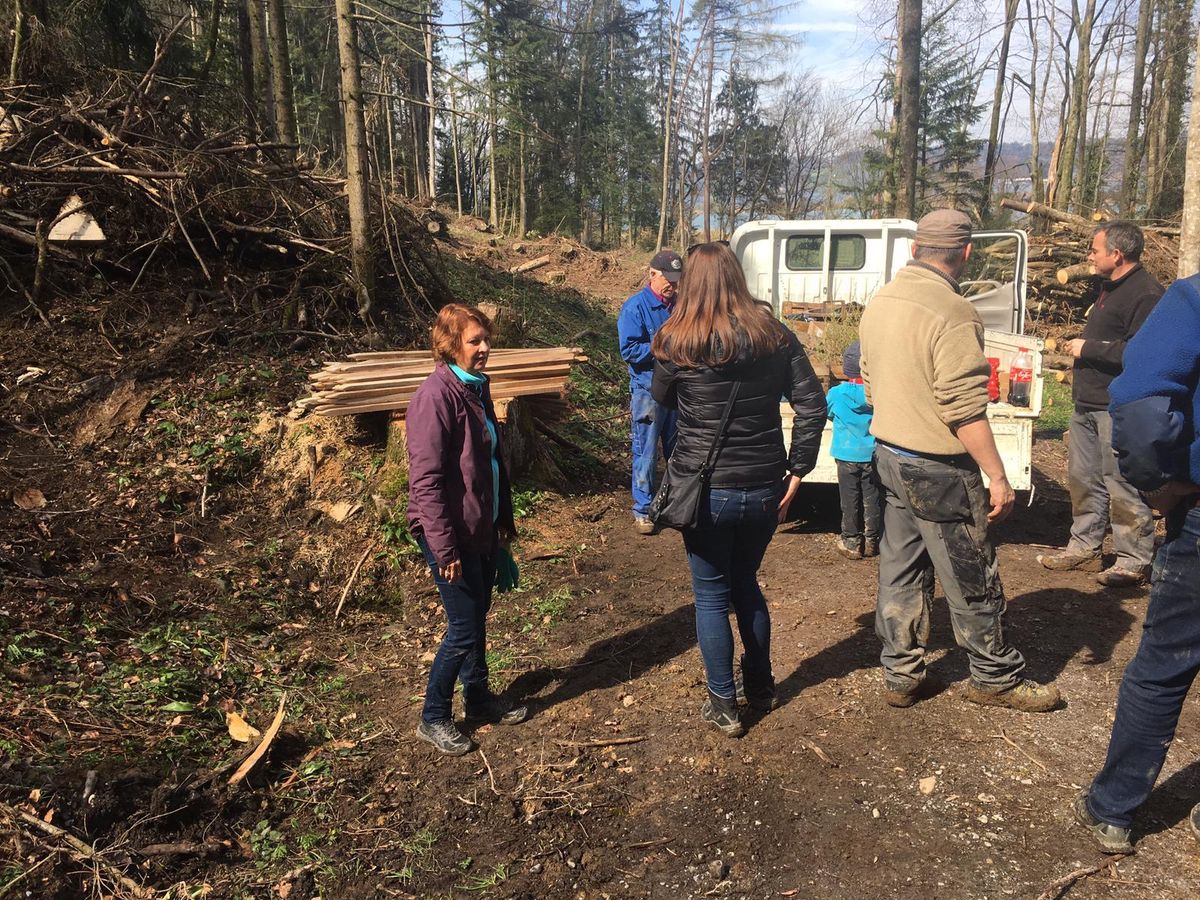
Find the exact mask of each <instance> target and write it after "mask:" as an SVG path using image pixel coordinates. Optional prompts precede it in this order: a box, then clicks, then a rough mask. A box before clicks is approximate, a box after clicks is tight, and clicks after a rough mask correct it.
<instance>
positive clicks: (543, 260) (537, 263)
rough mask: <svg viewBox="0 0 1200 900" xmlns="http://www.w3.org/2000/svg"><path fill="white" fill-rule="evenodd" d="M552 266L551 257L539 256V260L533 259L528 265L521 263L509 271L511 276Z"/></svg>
mask: <svg viewBox="0 0 1200 900" xmlns="http://www.w3.org/2000/svg"><path fill="white" fill-rule="evenodd" d="M548 265H550V256H549V254H547V255H546V256H539V257H538V258H537V259H531V260H530V261H529V262H527V263H521V264H520V265H519V266H513V267H512V268H511V269H509V270H508V272H509V274H510V275H516V274H518V273H520V272H530V271H532V270H533V269H540V268H541V267H542V266H548Z"/></svg>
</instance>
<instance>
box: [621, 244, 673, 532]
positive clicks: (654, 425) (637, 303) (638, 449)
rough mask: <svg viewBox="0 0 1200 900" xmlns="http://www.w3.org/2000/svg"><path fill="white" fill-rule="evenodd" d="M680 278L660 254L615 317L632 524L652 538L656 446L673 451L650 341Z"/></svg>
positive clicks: (667, 254)
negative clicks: (653, 391) (625, 402)
mask: <svg viewBox="0 0 1200 900" xmlns="http://www.w3.org/2000/svg"><path fill="white" fill-rule="evenodd" d="M682 275H683V260H682V259H681V258H680V257H679V254H678V253H676V252H674V251H673V250H660V251H659V252H658V253H656V254H655V255H654V258H653V259H652V260H650V278H649V280H648V281H647V282H646V285H645V286H644V287H643V288H642V289H641V290H640V291H638V292H637V293H636V294H634V295H633V296H632V297H630V298H629V299H628V300H626V301H625V304H624V305H623V306H622V307H621V312H620V315H618V316H617V338H618V340H619V342H620V350H621V358H622V359H624V360H625V362H626V363H627V364H628V366H629V420H630V431H631V432H632V444H633V448H632V449H633V526H634V528H635V529H636V530H637V532H638V533H639V534H654V531H655V528H654V523H653V522H651V521H650V516H649V513H650V501H651V500H653V499H654V492H655V491H656V490H657V488H658V448H659V445H660V444H661V445H662V453H663V457H664V458H667V459H669V458H670V456H671V450H672V449H674V447H675V423H676V419H677V418H678V415H677V413H676V412H675V410H673V409H667V408H666V407H665V406H662V405H660V404H658V403H655V402H654V398H653V397H652V396H650V381H651V376H652V375H653V374H654V355H653V354H652V353H651V352H650V342H651V341H653V340H654V335H655V334H657V333H658V329H659V328H661V327H662V324H663V322H665V321H667V316H669V315H670V314H671V310H672V308H674V305H675V286H676V285H677V284H678V283H679V279H680V277H681V276H682Z"/></svg>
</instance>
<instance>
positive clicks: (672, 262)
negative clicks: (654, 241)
mask: <svg viewBox="0 0 1200 900" xmlns="http://www.w3.org/2000/svg"><path fill="white" fill-rule="evenodd" d="M650 268H652V269H657V270H658V271H660V272H662V274H663V278H665V279H667V281H669V282H671V284H674V283H675V282H677V281H678V280H679V279H680V277H681V276H682V275H683V260H682V259H680V258H679V254H678V253H676V252H675V251H674V250H659V251H658V252H657V253H655V254H654V259H652V260H650Z"/></svg>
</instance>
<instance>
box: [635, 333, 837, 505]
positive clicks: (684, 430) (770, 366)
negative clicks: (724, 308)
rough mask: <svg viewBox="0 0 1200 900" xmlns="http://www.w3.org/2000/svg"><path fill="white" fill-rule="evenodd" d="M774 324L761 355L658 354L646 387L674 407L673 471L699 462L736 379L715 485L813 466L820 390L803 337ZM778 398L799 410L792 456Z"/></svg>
mask: <svg viewBox="0 0 1200 900" xmlns="http://www.w3.org/2000/svg"><path fill="white" fill-rule="evenodd" d="M779 331H780V348H779V350H777V351H776V352H775V353H773V354H771V355H770V356H764V357H761V358H759V359H753V358H751V357H750V354H749V352H748V349H746V350H743V351H742V352H741V353H739V354H738V356H737V357H736V358H735V359H734V360H733V362H731V363H729V364H727V365H724V366H719V367H715V368H710V367H708V366H701V367H699V368H695V369H690V368H681V367H679V366H677V365H675V364H674V363H670V362H667V363H664V362H661V361H655V364H654V380H653V383H652V385H651V393H653V395H654V399H655V400H657V401H658V402H659V403H661V404H663V405H664V406H667V407H670V408H671V409H677V410H679V431H678V436H677V437H676V442H675V450H674V452H673V453H672V454H671V461H670V467H671V472H672V473H673V474H676V475H692V474H695V473H696V472H698V471H699V470H700V467H701V466H703V465H704V460H705V459H706V458H707V456H708V448H709V447H710V446H712V441H713V437H714V436H715V435H716V433H717V428H718V426H719V425H720V424H721V413H722V412H723V410H724V409H725V403H726V402H727V401H728V400H729V393H730V391H732V390H733V384H734V382H735V381H737V382H740V383H741V387H740V388H739V389H738V396H737V400H736V402H735V403H734V406H733V411H732V413H731V414H730V417H729V426H728V428H727V429H726V434H725V440H724V441H723V443H722V444H721V449H720V452H719V453H718V455H717V463H716V466H715V468H714V471H713V477H712V482H711V483H712V486H713V487H750V486H753V485H761V484H769V483H771V482H773V481H778V480H779V479H781V478H783V476H784V475H785V474H787V473H788V472H791V474H793V475H799V476H804V475H807V474H808V473H809V472H811V471H812V469H813V466H815V465H816V463H817V452H818V451H819V450H820V449H821V431H822V429H823V428H824V427H825V415H826V410H825V393H824V391H822V389H821V382H820V381H819V380H818V379H817V376H816V374H815V373H814V372H813V368H812V364H811V363H809V361H808V356H807V355H805V353H804V348H803V347H802V346H801V345H800V341H799V340H798V339H797V338H796V336H795V335H794V334H793V333H792V332H791V331H789V330H788V329H786V328H784V326H783V325H780V326H779ZM781 401H787V402H789V403H791V404H792V409H794V410H795V411H796V418H795V420H794V422H793V423H792V449H791V454H790V457H789V455H788V454H786V453H785V452H784V446H783V428H782V423H781V420H780V416H779V404H780V402H781Z"/></svg>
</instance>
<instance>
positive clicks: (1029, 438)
mask: <svg viewBox="0 0 1200 900" xmlns="http://www.w3.org/2000/svg"><path fill="white" fill-rule="evenodd" d="M916 234H917V224H916V222H913V221H911V220H909V219H827V220H818V221H802V220H794V221H784V220H756V221H751V222H747V223H745V224H744V225H742V226H740V227H739V228H738V229H737V230H736V231H735V232H734V233H733V235H732V236H731V238H730V241H729V246H730V249H732V250H733V252H734V253H735V254H736V255H737V257H738V259H739V260H740V261H741V264H742V269H743V271H744V272H745V274H746V283H747V284H748V285H749V288H750V292H751V293H752V294H754V296H755V297H757V298H758V299H759V300H761V301H763V302H765V303H769V304H770V305H771V307H772V308H773V309H774V310H775V314H776V315H777V316H778V317H779V318H780V319H781V320H782V321H783V322H785V323H786V324H788V325H789V326H790V327H792V328H793V330H795V331H796V332H797V333H798V334H799V335H800V338H801V340H802V341H804V342H805V343H809V342H810V341H811V339H812V335H813V334H814V333H820V330H821V328H820V322H821V321H822V320H824V319H829V318H831V317H837V316H838V315H840V314H843V313H844V312H845V311H846V310H847V309H852V307H853V306H855V305H857V306H864V305H866V304H867V303H869V302H870V300H871V298H872V297H873V296H874V295H875V292H876V291H878V290H879V289H880V288H881V287H882V286H883V285H884V284H886V283H887V282H888V281H890V280H891V278H892V276H893V275H894V274H895V273H896V272H897V271H898V270H899V269H900V268H901V267H903V266H904V265H906V264H907V263H908V262H909V261H910V260H911V259H912V242H913V241H914V240H915V239H916ZM972 241H973V243H974V249H973V251H972V253H971V258H970V259H969V260H968V263H967V268H966V270H965V271H964V273H963V275H962V277H961V278H960V282H959V283H960V284H961V286H962V289H963V296H964V297H965V298H966V299H967V300H969V301H970V302H971V303H972V304H974V306H975V307H976V309H977V310H978V311H979V316H980V318H981V319H982V320H983V324H984V329H985V332H986V333H985V351H986V353H987V355H988V356H989V357H992V358H995V359H998V360H999V371H1000V372H1001V373H1007V372H1008V370H1009V368H1010V367H1011V365H1012V360H1013V357H1015V356H1016V354H1017V353H1018V352H1019V351H1020V350H1021V349H1022V348H1024V349H1027V350H1029V351H1030V353H1031V355H1032V356H1033V372H1034V379H1033V385H1032V391H1031V396H1030V403H1029V406H1028V407H1023V406H1022V407H1017V406H1011V405H1009V404H1008V403H1007V402H1003V401H1004V400H1005V398H1006V395H1007V392H1006V391H1005V390H1003V389H1002V391H1001V401H1002V402H999V403H992V404H990V406H989V409H988V418H989V419H990V420H991V423H992V432H993V434H995V436H996V444H997V447H998V448H999V450H1000V455H1001V457H1002V458H1003V460H1004V464H1005V469H1006V471H1007V473H1008V477H1009V481H1010V482H1011V483H1012V485H1013V487H1014V488H1016V489H1018V490H1021V489H1028V488H1030V487H1032V447H1033V424H1034V421H1035V420H1036V419H1037V416H1038V414H1039V413H1040V412H1041V404H1042V379H1041V370H1042V361H1041V360H1042V352H1041V351H1042V342H1041V340H1040V339H1038V338H1035V337H1031V336H1029V337H1027V336H1024V322H1025V283H1026V260H1027V258H1028V240H1027V238H1026V236H1025V233H1024V232H1023V231H984V232H976V233H975V234H974V235H973V236H972ZM782 411H783V416H784V428H785V433H786V430H787V429H788V428H790V424H791V417H792V415H791V412H792V411H791V407H790V406H788V405H787V404H784V405H783V410H782ZM831 438H832V429H831V426H830V425H829V424H828V423H827V424H826V427H825V435H824V438H823V439H822V442H821V456H820V458H819V460H818V463H817V468H816V469H815V470H814V471H813V473H812V474H811V475H809V476H808V478H807V479H806V480H807V481H815V482H828V483H836V482H837V466H836V464H835V463H834V460H833V459H832V457H831V456H830V455H829V443H830V440H831Z"/></svg>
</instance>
